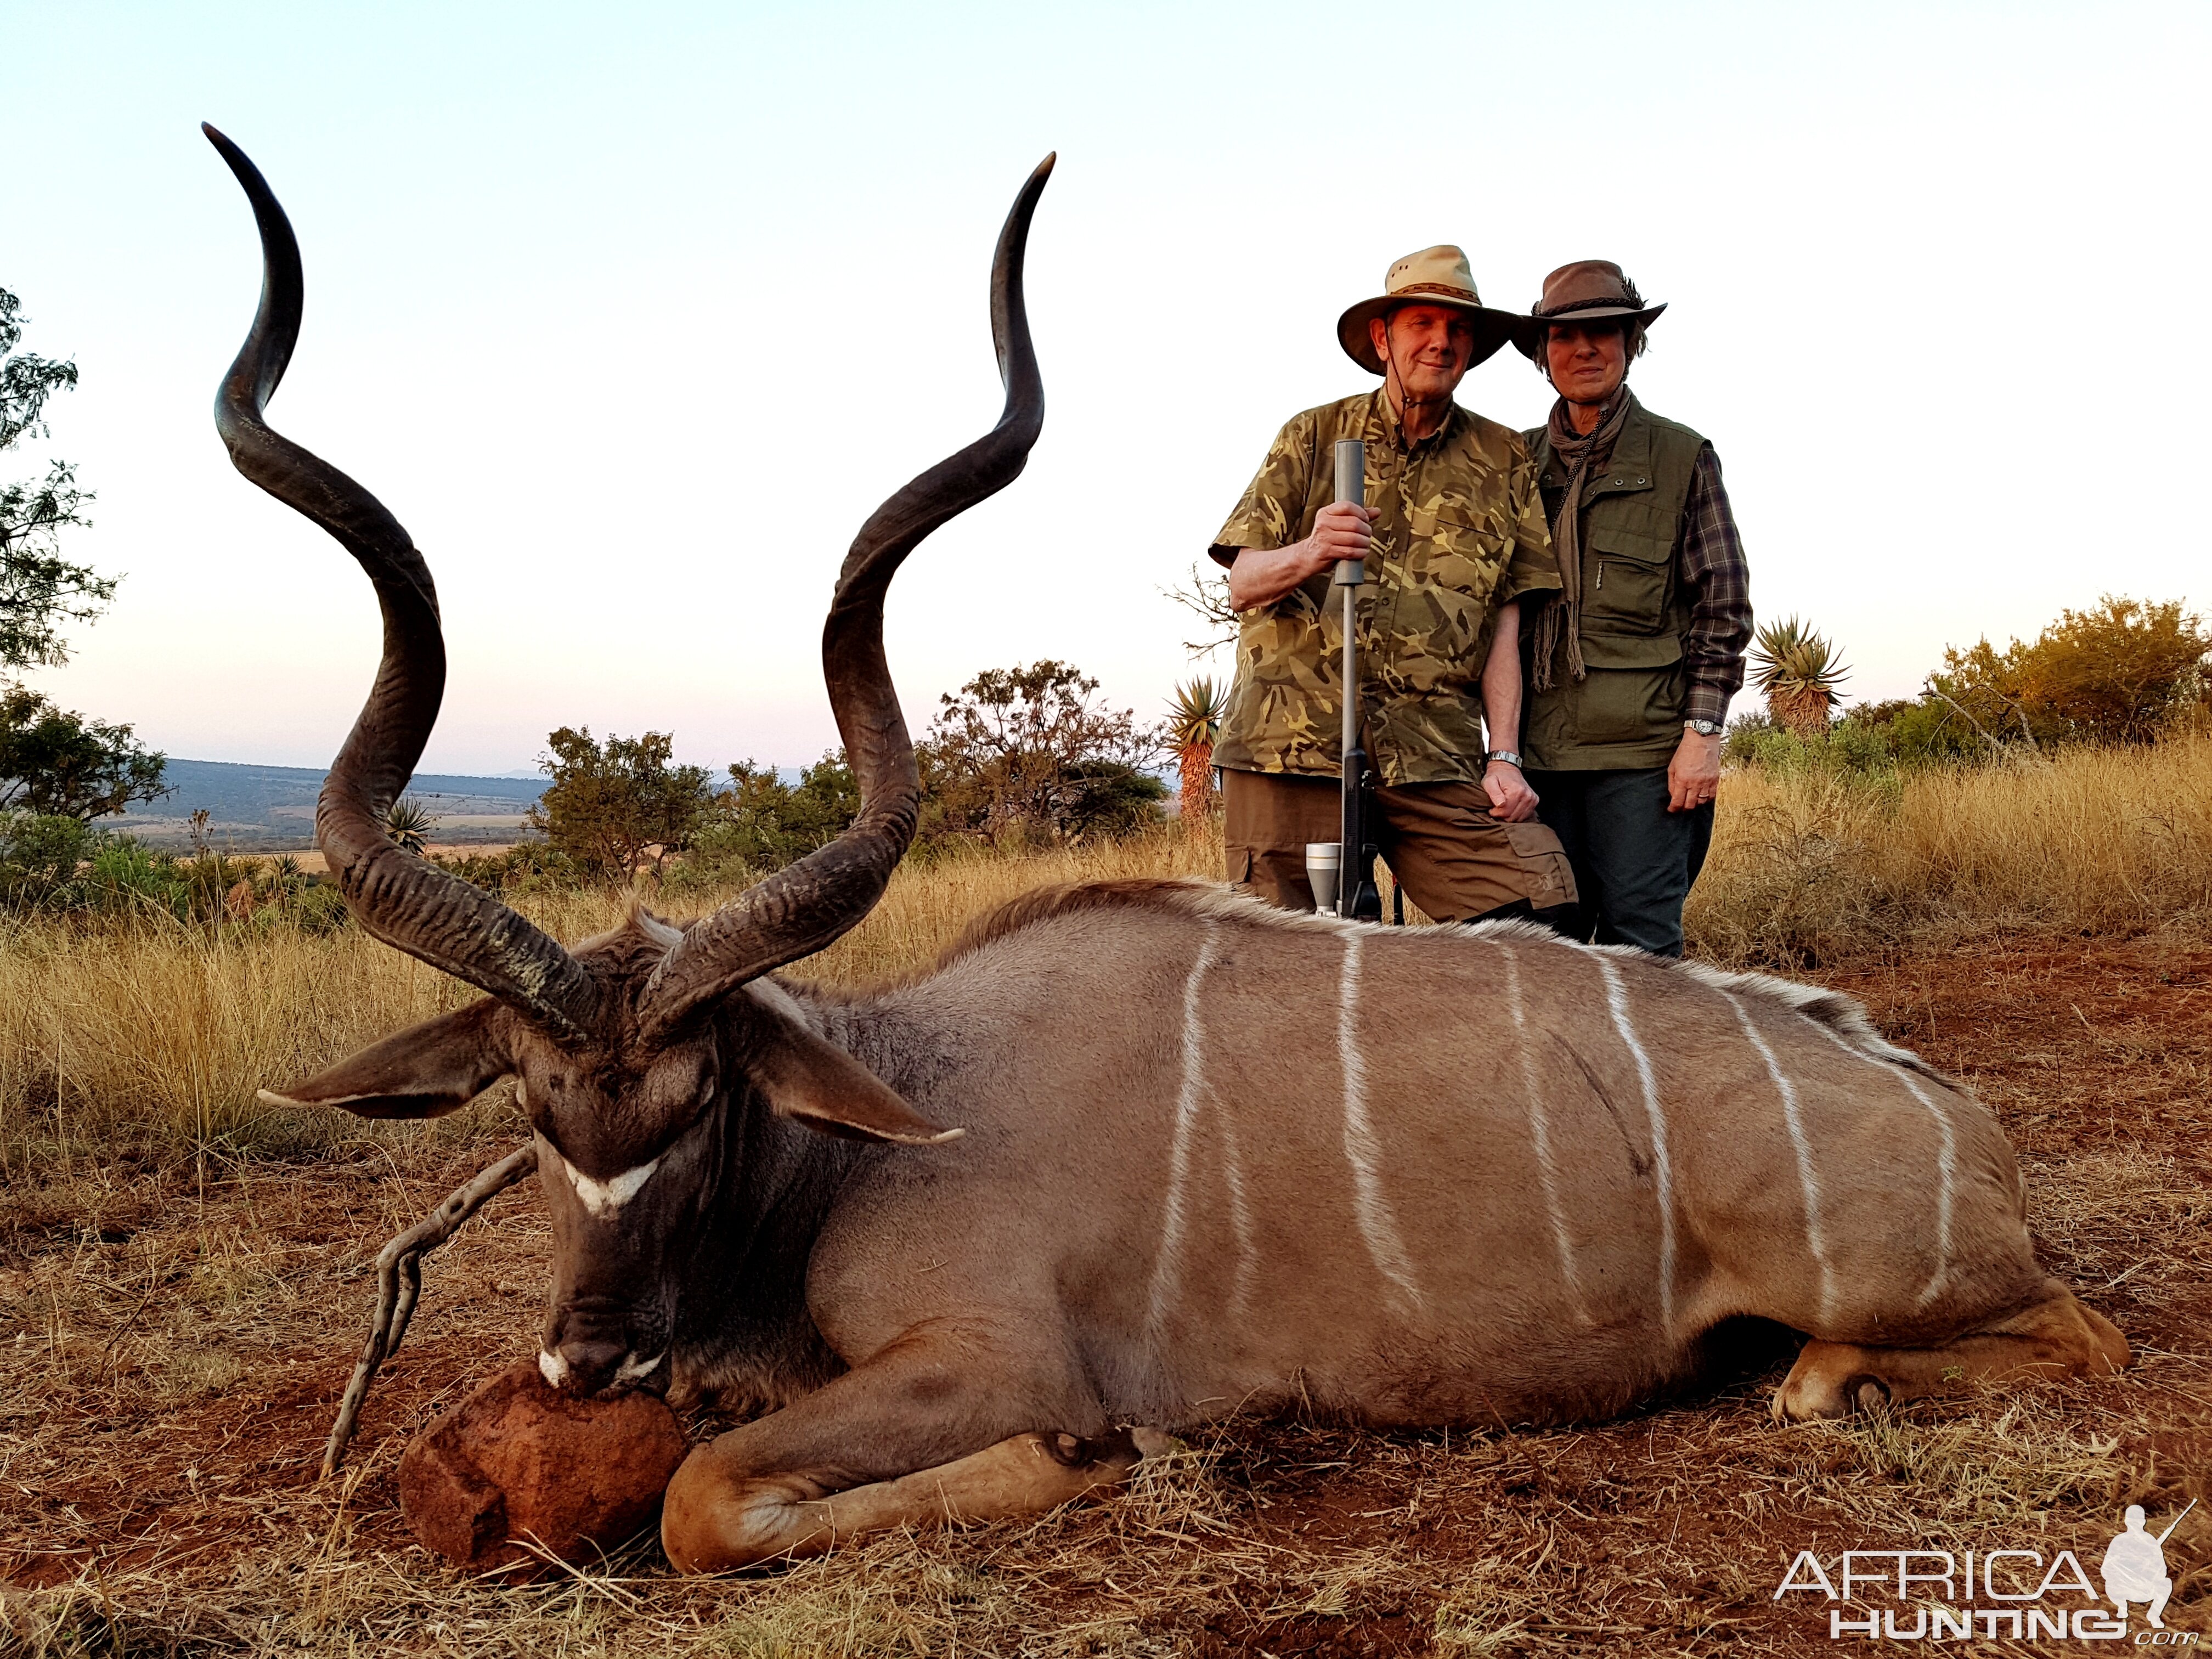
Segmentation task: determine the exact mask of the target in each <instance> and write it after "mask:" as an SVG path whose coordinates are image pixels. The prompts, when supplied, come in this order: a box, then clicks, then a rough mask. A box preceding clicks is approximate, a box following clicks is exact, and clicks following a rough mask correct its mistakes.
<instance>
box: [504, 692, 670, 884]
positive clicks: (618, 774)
mask: <svg viewBox="0 0 2212 1659" xmlns="http://www.w3.org/2000/svg"><path fill="white" fill-rule="evenodd" d="M546 742H547V744H550V747H551V749H552V753H551V754H550V755H549V756H548V757H546V758H545V760H544V769H545V770H546V771H547V772H548V773H550V775H552V779H553V781H552V782H551V783H550V785H548V786H547V787H546V790H545V793H544V794H543V795H540V796H539V797H538V804H537V805H535V806H533V807H532V808H531V809H530V825H531V828H532V829H537V830H539V831H541V832H542V833H543V834H544V836H545V838H546V839H547V840H548V841H549V842H551V843H552V849H553V851H555V852H556V853H558V854H560V855H561V856H562V858H563V859H565V860H567V861H568V863H569V864H570V865H571V866H574V868H575V869H577V870H578V871H580V872H582V873H583V875H585V876H586V877H587V878H590V879H592V880H594V881H602V882H610V883H617V884H619V883H625V882H628V881H629V879H630V878H632V876H633V875H634V874H635V872H637V871H638V870H639V869H640V868H641V867H643V866H647V865H650V866H651V867H652V869H653V872H654V873H655V874H658V873H659V872H660V870H661V868H662V866H664V865H665V863H666V862H667V860H669V858H670V857H671V855H672V854H678V853H681V852H683V851H684V849H685V848H688V847H690V844H691V838H692V837H693V836H695V835H696V834H697V832H698V830H699V827H700V825H701V823H702V821H703V820H704V818H705V817H706V813H707V809H708V805H709V804H710V797H709V795H708V789H707V769H706V768H705V767H703V766H676V765H671V763H670V756H671V753H672V752H673V750H674V746H675V739H674V738H672V737H671V736H670V735H669V734H668V733H666V732H647V733H646V734H645V735H644V736H642V737H638V738H616V737H610V738H608V739H607V740H606V742H605V743H604V744H601V743H599V742H598V741H597V740H596V739H594V738H592V734H591V732H590V731H589V730H588V729H586V728H584V727H580V726H562V728H561V729H560V730H559V731H557V732H554V733H553V734H552V735H551V736H550V737H549V738H546Z"/></svg>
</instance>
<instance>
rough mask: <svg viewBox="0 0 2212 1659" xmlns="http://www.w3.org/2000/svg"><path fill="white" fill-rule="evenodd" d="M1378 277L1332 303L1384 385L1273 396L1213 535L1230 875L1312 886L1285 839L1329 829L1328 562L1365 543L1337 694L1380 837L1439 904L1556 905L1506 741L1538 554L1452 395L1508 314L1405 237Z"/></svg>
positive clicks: (1525, 518)
mask: <svg viewBox="0 0 2212 1659" xmlns="http://www.w3.org/2000/svg"><path fill="white" fill-rule="evenodd" d="M1521 321H1522V319H1519V318H1517V317H1514V316H1511V315H1510V314H1508V313H1504V312H1498V311H1492V310H1491V309H1489V308H1488V307H1485V306H1484V305H1483V303H1482V301H1481V300H1480V297H1479V296H1478V295H1477V294H1476V292H1475V287H1474V277H1473V276H1471V275H1470V274H1469V273H1468V265H1467V256H1466V255H1465V254H1463V253H1462V252H1460V251H1459V249H1457V248H1455V247H1432V248H1429V249H1427V250H1425V252H1419V253H1415V254H1411V255H1408V256H1407V258H1403V259H1401V260H1399V261H1398V263H1397V264H1394V265H1392V266H1391V267H1390V270H1389V275H1388V276H1386V277H1385V278H1384V280H1383V293H1382V294H1381V295H1378V296H1376V297H1375V298H1373V299H1370V300H1364V301H1360V303H1358V305H1355V306H1353V307H1352V308H1351V309H1350V310H1348V311H1346V313H1344V315H1343V316H1342V317H1341V318H1340V319H1338V322H1337V339H1338V342H1339V343H1340V344H1341V345H1342V346H1343V347H1344V349H1345V351H1346V354H1347V355H1348V356H1350V357H1351V358H1352V361H1353V362H1356V363H1358V365H1359V366H1360V367H1361V368H1364V369H1365V370H1366V371H1367V372H1368V373H1369V374H1379V375H1381V376H1382V377H1383V384H1382V386H1380V387H1379V388H1378V389H1376V391H1374V392H1369V393H1365V394H1364V395H1362V396H1358V397H1353V398H1342V399H1340V400H1339V401H1338V402H1335V403H1333V404H1322V406H1321V407H1320V408H1318V409H1310V410H1307V411H1306V412H1305V413H1304V414H1303V415H1299V416H1295V417H1293V418H1292V419H1291V422H1290V423H1289V424H1288V425H1286V426H1285V427H1284V428H1283V429H1282V431H1281V432H1280V433H1279V435H1277V436H1276V439H1275V442H1274V447H1273V448H1272V449H1270V450H1269V451H1268V452H1267V460H1266V462H1265V463H1264V464H1263V465H1261V468H1260V471H1259V475H1258V476H1257V477H1255V478H1254V479H1253V480H1252V483H1251V486H1250V488H1249V489H1246V490H1245V492H1244V498H1243V501H1239V502H1238V503H1237V510H1236V512H1234V513H1231V515H1230V518H1229V522H1228V523H1227V524H1225V525H1224V526H1222V529H1221V533H1220V534H1219V535H1218V536H1217V537H1216V538H1214V542H1213V546H1212V549H1211V551H1212V556H1213V557H1214V558H1215V559H1217V560H1218V561H1219V562H1221V563H1223V564H1225V565H1227V566H1228V567H1229V596H1230V602H1231V604H1232V605H1234V606H1235V607H1236V609H1237V612H1238V637H1237V678H1236V683H1235V684H1234V686H1233V687H1232V688H1231V692H1230V697H1229V707H1228V709H1227V711H1226V713H1225V715H1224V718H1223V720H1222V724H1221V735H1220V738H1219V740H1218V742H1217V743H1216V744H1215V747H1214V750H1213V759H1214V763H1215V764H1216V765H1217V766H1218V767H1220V768H1221V769H1222V811H1223V815H1224V817H1225V832H1226V834H1225V839H1226V842H1227V852H1228V865H1229V878H1230V879H1231V881H1237V882H1243V883H1245V884H1249V886H1250V887H1251V888H1252V890H1255V891H1256V892H1258V893H1259V894H1260V895H1261V896H1262V897H1264V898H1267V899H1268V900H1270V901H1272V902H1274V903H1276V904H1279V905H1283V906H1285V907H1286V908H1291V909H1301V910H1310V909H1311V908H1313V890H1312V888H1311V887H1310V885H1309V884H1307V880H1306V870H1305V848H1306V844H1307V843H1308V842H1333V841H1334V840H1336V839H1337V837H1338V831H1339V807H1340V799H1341V797H1340V769H1341V764H1342V761H1341V751H1340V744H1341V737H1342V730H1343V718H1344V716H1343V703H1342V701H1341V698H1342V696H1343V688H1342V685H1341V684H1340V681H1341V676H1342V664H1343V659H1342V650H1343V611H1342V605H1343V601H1342V599H1341V597H1340V596H1339V597H1337V598H1335V599H1334V601H1332V598H1331V594H1330V589H1329V583H1330V579H1331V577H1332V575H1333V574H1334V570H1335V568H1336V563H1337V562H1338V561H1339V560H1340V559H1357V558H1361V557H1364V558H1365V559H1366V561H1367V582H1366V584H1365V585H1364V586H1361V587H1360V588H1359V589H1358V627H1359V670H1360V684H1359V687H1358V690H1359V700H1360V701H1359V708H1360V713H1361V716H1362V720H1363V727H1362V730H1363V736H1364V743H1365V747H1366V750H1367V753H1368V756H1369V758H1370V764H1371V765H1372V767H1373V769H1374V771H1375V774H1376V778H1377V781H1378V787H1376V791H1375V802H1376V809H1377V811H1376V813H1375V815H1374V817H1375V818H1376V819H1378V820H1379V822H1377V823H1376V834H1375V840H1376V844H1377V845H1378V846H1379V847H1380V848H1381V849H1382V852H1383V857H1384V858H1385V859H1386V860H1388V861H1389V866H1390V868H1391V871H1392V872H1393V873H1394V874H1395V876H1396V877H1397V878H1398V882H1399V884H1400V885H1401V886H1402V887H1403V888H1404V889H1405V891H1406V895H1407V897H1408V898H1410V899H1411V900H1412V901H1413V903H1415V904H1416V905H1418V906H1419V908H1421V909H1422V910H1424V911H1425V912H1426V913H1427V914H1428V915H1430V916H1431V917H1432V918H1433V919H1435V920H1437V921H1474V920H1477V919H1479V918H1481V917H1484V916H1493V915H1531V914H1542V915H1565V914H1566V908H1567V907H1569V906H1571V904H1572V902H1573V901H1574V888H1573V884H1572V880H1571V877H1570V875H1569V873H1568V869H1567V861H1566V857H1565V854H1564V853H1562V852H1561V851H1560V849H1559V842H1558V840H1557V838H1556V837H1555V836H1553V834H1552V832H1551V831H1550V830H1548V829H1545V828H1544V827H1543V825H1542V824H1541V823H1537V822H1536V821H1535V817H1534V814H1535V806H1536V798H1535V796H1534V793H1532V792H1531V791H1530V789H1529V787H1528V783H1527V781H1525V780H1524V779H1523V778H1522V775H1521V757H1520V756H1519V755H1518V754H1517V753H1515V752H1514V751H1513V744H1514V741H1515V737H1516V733H1517V732H1519V731H1520V727H1521V659H1520V621H1521V613H1520V605H1519V603H1518V602H1519V601H1521V600H1522V599H1524V598H1526V597H1528V596H1532V595H1542V594H1545V593H1548V592H1552V591H1553V590H1554V589H1556V588H1557V587H1558V586H1559V574H1558V573H1557V571H1556V570H1555V569H1554V568H1553V562H1552V553H1551V547H1550V544H1549V541H1548V539H1547V537H1546V534H1545V531H1544V513H1543V504H1542V502H1541V500H1540V499H1539V497H1538V495H1537V491H1536V473H1535V469H1534V466H1533V465H1531V464H1530V462H1529V459H1528V452H1527V451H1526V450H1525V449H1524V448H1523V447H1522V444H1521V441H1520V440H1519V439H1517V438H1516V437H1515V436H1514V435H1513V434H1512V432H1511V431H1510V430H1509V429H1508V428H1504V427H1503V426H1500V425H1498V423H1497V422H1494V421H1486V420H1484V419H1483V418H1482V417H1481V416H1478V415H1474V414H1470V413H1469V412H1468V411H1467V410H1463V409H1462V408H1460V407H1459V406H1458V405H1457V404H1455V403H1454V402H1453V401H1452V393H1453V392H1455V390H1457V389H1458V386H1459V383H1460V380H1461V378H1462V376H1464V375H1465V374H1466V373H1467V372H1468V369H1469V368H1473V367H1474V365H1475V364H1477V363H1479V362H1482V361H1483V360H1484V359H1485V358H1486V357H1488V356H1490V355H1491V354H1492V352H1494V351H1496V350H1497V349H1498V347H1499V346H1501V345H1503V344H1504V343H1505V342H1506V341H1507V340H1508V339H1510V337H1512V335H1513V332H1514V331H1515V330H1516V328H1517V327H1518V326H1519V325H1520V323H1521ZM1344 438H1358V439H1360V440H1362V441H1364V443H1365V444H1366V446H1367V489H1366V500H1365V501H1364V503H1358V504H1355V503H1349V502H1347V503H1345V504H1342V505H1334V504H1332V497H1333V495H1334V465H1333V459H1332V458H1333V455H1334V447H1335V444H1336V442H1337V441H1338V440H1340V439H1344ZM1478 683H1479V687H1480V689H1479V691H1478ZM1486 717H1487V720H1488V724H1489V729H1490V732H1491V734H1492V738H1494V740H1495V744H1496V747H1495V749H1494V750H1492V751H1491V752H1487V753H1486V744H1485V743H1484V740H1483V725H1484V720H1485V718H1486ZM1346 869H1347V876H1348V872H1349V860H1348V859H1347V864H1346Z"/></svg>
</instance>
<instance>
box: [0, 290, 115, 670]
mask: <svg viewBox="0 0 2212 1659" xmlns="http://www.w3.org/2000/svg"><path fill="white" fill-rule="evenodd" d="M21 310H22V302H21V301H19V300H18V299H16V297H15V295H12V294H10V293H9V292H8V291H7V290H6V289H0V450H5V449H9V448H12V447H14V446H15V441H17V440H18V439H20V438H24V437H34V438H40V437H44V436H46V423H45V422H44V421H43V420H42V419H41V416H42V414H43V412H44V410H45V408H46V399H47V398H49V397H50V396H52V394H53V393H54V392H59V391H64V390H66V389H68V388H70V387H71V386H76V364H75V363H59V362H54V361H52V359H51V358H46V357H41V356H38V355H37V354H35V353H33V352H28V351H18V350H16V349H15V346H16V343H17V342H19V341H20V340H21V338H22V337H23V327H22V318H21ZM90 500H92V496H91V495H89V494H88V493H87V492H86V491H83V490H81V489H78V488H77V487H76V469H75V468H74V467H72V466H71V465H70V464H69V463H68V462H67V461H58V460H57V461H50V462H49V463H48V464H47V466H46V477H44V478H43V479H41V480H39V481H37V482H32V483H9V484H0V668H25V667H28V666H31V665H33V664H43V665H48V666H52V665H58V664H59V663H61V662H62V661H64V659H66V658H67V657H68V655H69V650H68V647H67V646H65V645H64V643H63V641H62V635H61V629H62V626H63V624H64V623H71V622H89V621H91V620H92V619H93V618H94V617H97V616H98V615H99V614H100V611H101V610H102V609H103V608H105V607H106V604H107V602H108V601H109V600H110V599H112V598H113V597H114V596H115V579H114V578H112V577H103V576H97V575H94V574H93V571H92V568H91V567H90V566H88V565H82V564H72V563H70V562H69V561H68V560H66V559H64V558H63V557H62V556H61V555H60V535H61V532H62V531H63V530H64V528H66V527H68V526H88V525H89V524H90V523H91V522H92V521H91V520H89V519H88V518H86V517H85V516H84V513H83V510H82V509H83V507H84V504H85V503H86V502H88V501H90Z"/></svg>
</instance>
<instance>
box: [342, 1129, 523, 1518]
mask: <svg viewBox="0 0 2212 1659" xmlns="http://www.w3.org/2000/svg"><path fill="white" fill-rule="evenodd" d="M537 1167H538V1148H537V1147H536V1146H534V1145H533V1146H523V1147H520V1148H518V1149H517V1150H515V1151H514V1152H509V1153H508V1154H507V1156H506V1157H505V1158H501V1159H500V1161H499V1162H498V1163H496V1164H493V1165H491V1166H490V1167H489V1169H486V1170H480V1171H479V1172H478V1173H477V1176H476V1177H475V1178H474V1179H473V1180H471V1182H468V1184H467V1185H466V1186H464V1187H461V1188H459V1189H457V1190H456V1191H454V1192H453V1193H452V1194H448V1195H447V1199H446V1201H445V1202H444V1203H442V1204H441V1205H440V1206H438V1207H437V1208H436V1209H435V1210H433V1211H432V1212H430V1213H429V1214H428V1215H427V1216H425V1217H424V1218H422V1220H420V1221H418V1222H416V1224H415V1225H413V1226H411V1227H410V1228H409V1229H408V1230H407V1231H405V1232H404V1233H401V1234H400V1235H399V1236H398V1237H396V1238H394V1239H393V1240H392V1242H391V1243H388V1244H386V1246H385V1247H384V1248H383V1249H381V1250H380V1251H378V1252H377V1256H376V1286H377V1289H376V1318H375V1320H374V1322H372V1323H371V1325H370V1326H369V1331H368V1346H367V1347H365V1348H363V1349H362V1351H361V1361H360V1363H359V1364H356V1365H355V1367H354V1368H353V1378H352V1380H351V1381H350V1382H349V1383H347V1384H346V1391H345V1399H344V1400H343V1401H341V1402H340V1404H339V1406H338V1420H337V1422H336V1423H334V1424H332V1425H331V1441H330V1444H329V1445H328V1446H327V1447H325V1449H324V1451H323V1476H324V1478H325V1479H326V1480H327V1479H328V1478H329V1477H330V1476H331V1475H332V1474H336V1473H337V1467H338V1465H339V1463H341V1462H343V1461H344V1458H345V1454H346V1447H347V1446H348V1444H349V1443H351V1441H352V1439H353V1431H354V1425H355V1423H356V1421H357V1420H358V1419H359V1418H360V1416H361V1407H362V1402H363V1401H366V1400H367V1399H368V1385H369V1384H370V1383H372V1382H374V1380H375V1377H376V1372H377V1368H378V1367H379V1366H380V1365H381V1364H384V1362H385V1361H386V1360H387V1359H389V1358H391V1357H392V1355H393V1354H395V1353H397V1352H399V1345H400V1343H402V1342H403V1341H404V1340H406V1337H407V1326H408V1322H410V1320H412V1319H413V1318H414V1317H415V1303H416V1298H417V1297H420V1296H421V1295H422V1258H423V1257H424V1256H425V1255H428V1254H429V1253H430V1252H431V1251H432V1250H435V1249H437V1248H438V1246H440V1245H441V1244H442V1243H445V1242H446V1241H447V1239H449V1238H451V1237H453V1235H454V1233H455V1232H457V1231H459V1229H460V1226H461V1224H462V1223H463V1222H465V1221H466V1220H467V1219H468V1218H470V1217H471V1216H472V1215H474V1214H475V1213H476V1212H477V1211H478V1210H480V1209H482V1208H483V1206H484V1205H485V1204H486V1203H487V1202H488V1201H489V1200H490V1199H492V1198H493V1197H494V1196H495V1195H496V1194H500V1193H503V1192H505V1191H506V1190H507V1188H509V1187H512V1186H513V1185H514V1183H515V1182H518V1181H520V1180H521V1179H522V1178H523V1177H524V1176H526V1175H528V1174H530V1173H531V1172H532V1170H535V1169H537Z"/></svg>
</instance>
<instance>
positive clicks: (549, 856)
mask: <svg viewBox="0 0 2212 1659" xmlns="http://www.w3.org/2000/svg"><path fill="white" fill-rule="evenodd" d="M430 862H431V863H433V864H435V865H436V866H438V867H439V868H440V869H441V870H447V871H450V872H453V874H454V875H457V876H459V878H461V879H462V880H463V881H465V882H468V883H470V884H471V885H474V886H477V887H481V888H483V890H485V891H486V892H489V893H539V892H560V891H564V890H568V889H571V888H576V887H581V886H583V885H585V884H586V876H585V872H583V871H582V870H580V869H579V868H577V866H576V865H575V863H574V860H571V859H569V858H568V856H567V855H566V854H563V853H562V852H561V851H560V850H559V849H558V848H556V847H555V846H554V845H553V844H552V842H546V841H525V842H516V843H515V844H514V845H513V846H512V847H510V848H507V849H506V850H505V851H503V852H497V853H462V854H439V855H437V856H435V857H433V858H432V859H431V860H430Z"/></svg>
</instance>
